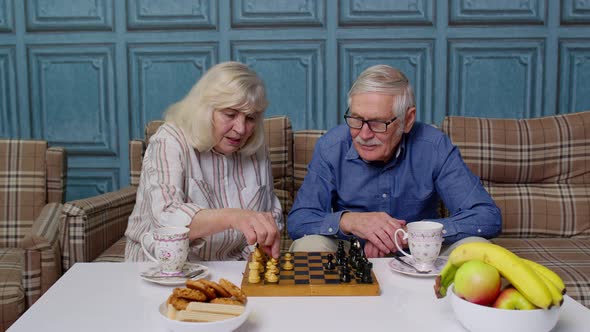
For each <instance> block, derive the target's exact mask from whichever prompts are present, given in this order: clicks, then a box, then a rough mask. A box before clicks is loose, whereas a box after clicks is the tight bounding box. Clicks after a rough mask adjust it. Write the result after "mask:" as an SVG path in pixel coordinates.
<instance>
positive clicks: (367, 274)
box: [361, 262, 373, 284]
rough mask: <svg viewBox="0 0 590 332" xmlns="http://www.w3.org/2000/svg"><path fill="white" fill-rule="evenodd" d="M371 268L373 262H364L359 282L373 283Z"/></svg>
mask: <svg viewBox="0 0 590 332" xmlns="http://www.w3.org/2000/svg"><path fill="white" fill-rule="evenodd" d="M372 269H373V263H371V262H367V263H365V264H364V271H363V277H362V278H361V282H362V283H363V284H372V283H373V276H372V275H371V270H372Z"/></svg>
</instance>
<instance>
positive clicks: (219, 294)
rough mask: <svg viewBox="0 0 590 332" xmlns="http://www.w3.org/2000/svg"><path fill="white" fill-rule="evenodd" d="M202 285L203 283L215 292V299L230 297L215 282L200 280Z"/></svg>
mask: <svg viewBox="0 0 590 332" xmlns="http://www.w3.org/2000/svg"><path fill="white" fill-rule="evenodd" d="M200 281H201V282H202V283H204V284H205V285H207V286H209V287H211V288H213V289H214V290H215V293H216V294H217V297H231V294H230V293H229V292H228V291H226V290H225V288H223V287H221V285H220V284H218V283H216V282H215V281H210V280H206V279H201V280H200Z"/></svg>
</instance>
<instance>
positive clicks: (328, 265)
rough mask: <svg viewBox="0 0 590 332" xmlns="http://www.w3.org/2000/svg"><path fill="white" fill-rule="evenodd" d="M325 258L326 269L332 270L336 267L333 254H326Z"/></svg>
mask: <svg viewBox="0 0 590 332" xmlns="http://www.w3.org/2000/svg"><path fill="white" fill-rule="evenodd" d="M326 258H327V259H328V263H326V270H334V269H335V268H336V266H335V265H334V255H332V254H328V255H327V256H326Z"/></svg>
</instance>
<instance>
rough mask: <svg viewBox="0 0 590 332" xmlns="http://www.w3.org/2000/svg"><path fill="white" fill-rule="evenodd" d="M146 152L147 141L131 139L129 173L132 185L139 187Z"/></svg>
mask: <svg viewBox="0 0 590 332" xmlns="http://www.w3.org/2000/svg"><path fill="white" fill-rule="evenodd" d="M144 153H145V143H144V142H143V141H140V140H132V141H129V173H130V174H129V175H130V180H131V185H132V186H135V187H137V186H138V185H139V178H140V176H141V164H142V162H143V154H144Z"/></svg>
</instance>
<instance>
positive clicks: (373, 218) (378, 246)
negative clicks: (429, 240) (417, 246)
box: [340, 212, 406, 257]
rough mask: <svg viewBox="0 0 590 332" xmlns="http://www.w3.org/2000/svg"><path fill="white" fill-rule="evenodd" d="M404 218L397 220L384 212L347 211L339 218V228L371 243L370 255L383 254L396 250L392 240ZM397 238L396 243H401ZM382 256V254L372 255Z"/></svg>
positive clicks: (402, 224)
mask: <svg viewBox="0 0 590 332" xmlns="http://www.w3.org/2000/svg"><path fill="white" fill-rule="evenodd" d="M405 224H406V221H405V220H398V219H395V218H392V217H390V216H389V215H388V214H387V213H385V212H347V213H344V214H343V215H342V218H340V230H342V231H343V232H345V233H352V234H354V235H356V236H358V237H360V238H362V239H365V240H367V241H369V242H370V243H371V245H369V252H370V253H371V255H379V252H382V253H383V255H385V254H387V253H390V252H394V251H397V247H396V246H395V244H394V242H393V238H394V233H395V231H396V230H397V229H400V228H402V227H404V226H405ZM400 240H401V238H399V239H398V241H399V242H398V243H400V244H402V243H403V242H402V241H400ZM369 242H367V243H366V244H365V254H367V256H368V255H369V254H368V253H367V249H366V248H367V244H368V243H369ZM372 247H374V248H372ZM373 257H382V256H373Z"/></svg>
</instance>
